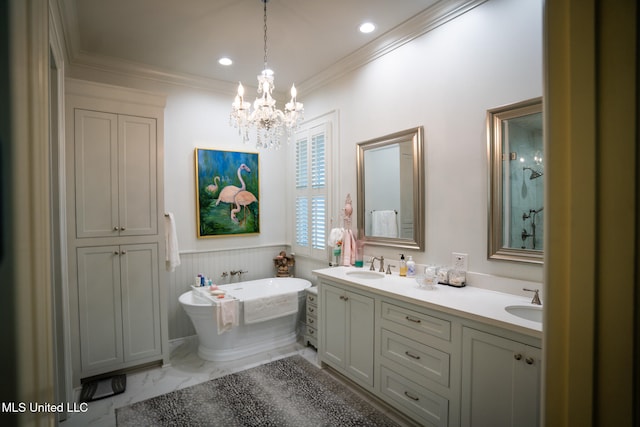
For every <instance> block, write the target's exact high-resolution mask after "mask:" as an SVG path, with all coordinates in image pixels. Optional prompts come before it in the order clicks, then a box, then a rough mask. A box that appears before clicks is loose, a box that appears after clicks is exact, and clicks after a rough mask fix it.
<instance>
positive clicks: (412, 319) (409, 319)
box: [406, 316, 422, 323]
mask: <svg viewBox="0 0 640 427" xmlns="http://www.w3.org/2000/svg"><path fill="white" fill-rule="evenodd" d="M406 319H407V320H408V321H409V322H413V323H421V322H422V321H421V320H420V319H414V318H413V317H410V316H407V317H406Z"/></svg>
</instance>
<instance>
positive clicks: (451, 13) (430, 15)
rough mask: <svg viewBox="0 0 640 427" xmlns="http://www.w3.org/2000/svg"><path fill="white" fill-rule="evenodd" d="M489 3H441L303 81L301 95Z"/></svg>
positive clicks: (447, 0) (472, 0)
mask: <svg viewBox="0 0 640 427" xmlns="http://www.w3.org/2000/svg"><path fill="white" fill-rule="evenodd" d="M486 1H488V0H441V1H439V2H437V3H435V4H434V5H432V6H431V7H429V8H427V9H425V10H424V11H423V12H421V13H419V14H418V15H416V16H414V17H412V18H410V19H408V20H407V21H405V22H403V23H402V24H400V25H398V26H397V27H395V28H393V29H391V30H389V31H387V32H386V33H384V34H383V35H381V36H380V37H378V38H376V39H374V40H372V41H371V42H370V43H368V44H367V45H365V46H363V47H362V48H360V49H359V50H357V51H356V52H354V53H353V54H351V55H349V56H347V57H345V58H343V59H341V60H340V61H338V62H336V63H335V64H333V65H332V66H330V67H329V68H327V69H325V70H323V71H321V72H319V73H318V74H316V75H315V76H313V77H311V78H309V79H307V80H305V81H304V82H301V83H300V84H299V85H298V87H299V89H298V90H299V91H300V92H305V93H311V92H313V91H315V90H318V89H320V88H321V87H323V86H325V85H327V84H328V83H330V82H332V81H334V80H336V79H338V78H340V77H342V76H344V75H346V74H348V73H350V72H352V71H354V70H356V69H357V68H360V67H362V66H364V65H366V64H368V63H369V62H372V61H374V60H376V59H378V58H380V57H382V56H384V55H386V54H388V53H389V52H392V51H394V50H395V49H398V48H399V47H401V46H403V45H405V44H407V43H409V42H411V41H412V40H415V39H417V38H418V37H420V36H423V35H424V34H426V33H428V32H429V31H431V30H433V29H435V28H437V27H439V26H440V25H443V24H445V23H447V22H449V21H451V20H452V19H455V18H457V17H458V16H460V15H462V14H464V13H466V12H468V11H469V10H471V9H473V8H475V7H477V6H479V5H481V4H482V3H485V2H486Z"/></svg>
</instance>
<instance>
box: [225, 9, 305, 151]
mask: <svg viewBox="0 0 640 427" xmlns="http://www.w3.org/2000/svg"><path fill="white" fill-rule="evenodd" d="M260 1H262V3H264V69H263V70H262V73H260V75H258V97H256V100H255V101H253V109H251V104H250V103H249V102H247V101H245V100H244V87H243V86H242V83H240V84H239V85H238V94H237V95H236V98H235V100H234V101H233V104H232V110H231V117H230V124H231V125H232V126H233V127H235V128H237V129H238V134H239V135H240V136H242V141H243V142H245V143H246V142H248V141H249V136H250V134H253V133H254V132H255V141H256V148H265V149H278V148H280V139H281V137H282V134H283V132H285V133H286V135H287V137H288V138H289V137H291V135H292V134H293V133H294V132H295V129H296V128H297V126H298V124H299V123H300V122H301V121H302V120H303V113H304V108H303V106H302V103H300V102H297V101H296V95H297V91H296V87H295V85H292V86H291V101H289V102H287V103H286V105H285V107H284V112H282V111H281V110H278V109H277V108H276V100H275V99H273V98H272V97H271V94H272V93H273V90H274V88H275V86H274V84H273V71H272V70H270V69H269V67H268V66H267V2H268V1H269V0H260Z"/></svg>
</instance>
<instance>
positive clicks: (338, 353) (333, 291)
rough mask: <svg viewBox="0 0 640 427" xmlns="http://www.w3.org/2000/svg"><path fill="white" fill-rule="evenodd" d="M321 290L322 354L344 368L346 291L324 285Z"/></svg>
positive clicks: (345, 353) (329, 360)
mask: <svg viewBox="0 0 640 427" xmlns="http://www.w3.org/2000/svg"><path fill="white" fill-rule="evenodd" d="M321 289H322V291H321V292H322V294H321V296H320V304H321V307H322V313H321V314H322V324H321V329H320V334H321V341H322V343H321V344H320V347H321V353H322V356H323V358H324V359H325V360H326V361H328V362H331V363H333V364H335V365H336V366H339V367H342V368H344V367H345V360H346V355H347V350H346V342H347V331H346V325H347V301H346V299H345V298H346V297H345V291H343V290H341V289H338V288H335V287H333V286H329V285H324V284H323V286H322V288H321Z"/></svg>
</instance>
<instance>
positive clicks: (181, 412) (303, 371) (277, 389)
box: [116, 355, 397, 427]
mask: <svg viewBox="0 0 640 427" xmlns="http://www.w3.org/2000/svg"><path fill="white" fill-rule="evenodd" d="M116 422H117V425H118V426H120V427H125V426H136V427H140V426H154V427H155V426H225V427H230V426H274V427H288V426H291V427H301V426H336V427H338V426H339V427H348V426H397V424H396V423H395V422H394V421H393V420H391V419H389V418H388V417H387V416H386V415H384V414H383V413H382V412H380V411H379V410H377V409H376V408H375V407H373V406H371V405H370V404H369V403H367V402H365V401H364V400H363V399H362V398H360V397H359V396H358V395H356V394H355V393H353V392H352V391H350V390H349V389H347V388H345V386H344V385H342V384H341V383H340V382H339V381H338V380H336V379H334V378H333V377H331V375H330V374H328V373H326V372H325V371H323V370H321V369H319V368H317V367H316V366H314V365H312V364H311V363H309V362H308V361H307V360H305V359H304V358H303V357H301V356H297V355H296V356H292V357H288V358H286V359H280V360H276V361H275V362H271V363H267V364H265V365H261V366H258V367H255V368H252V369H248V370H246V371H242V372H237V373H235V374H231V375H227V376H224V377H221V378H217V379H215V380H211V381H207V382H205V383H202V384H198V385H195V386H191V387H187V388H184V389H181V390H176V391H173V392H171V393H167V394H164V395H162V396H158V397H155V398H152V399H148V400H145V401H142V402H138V403H134V404H133V405H129V406H125V407H122V408H117V409H116Z"/></svg>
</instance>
